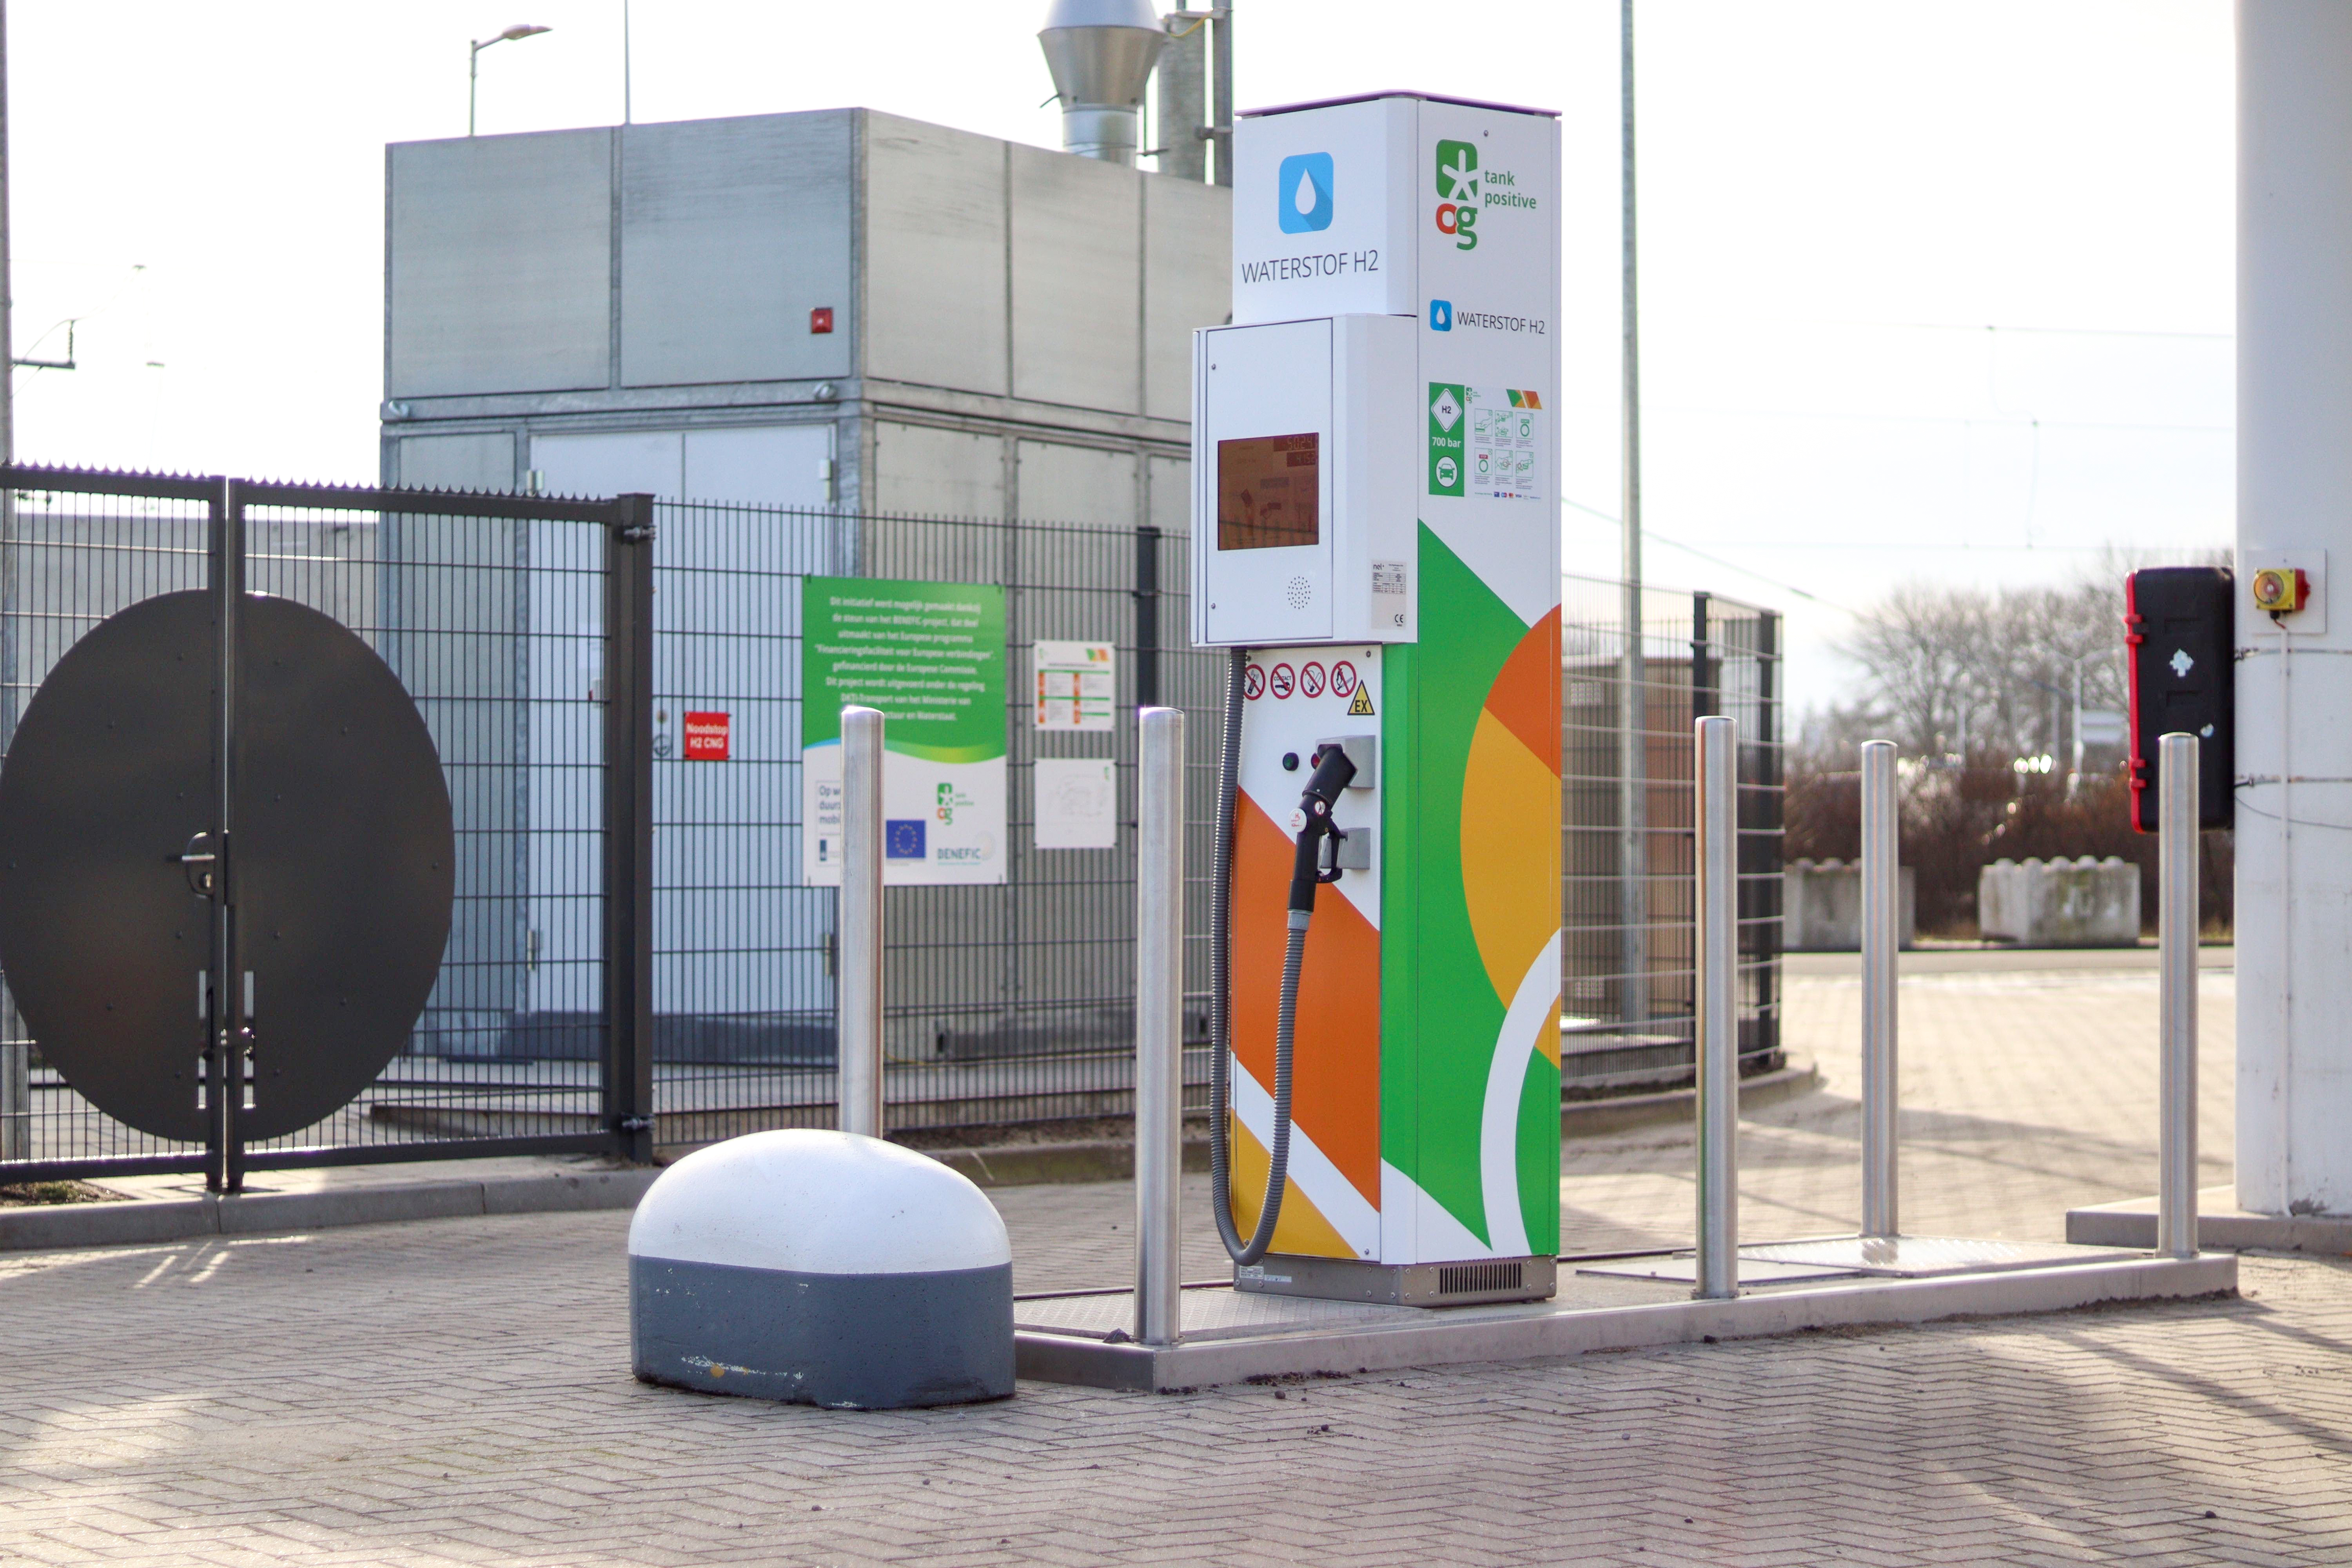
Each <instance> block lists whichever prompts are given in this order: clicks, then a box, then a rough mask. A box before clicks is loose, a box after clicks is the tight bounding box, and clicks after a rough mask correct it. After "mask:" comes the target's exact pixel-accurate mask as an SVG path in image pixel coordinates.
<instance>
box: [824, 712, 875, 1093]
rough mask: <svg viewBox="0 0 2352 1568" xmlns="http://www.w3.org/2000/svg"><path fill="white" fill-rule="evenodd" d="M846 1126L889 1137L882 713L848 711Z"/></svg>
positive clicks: (840, 1060)
mask: <svg viewBox="0 0 2352 1568" xmlns="http://www.w3.org/2000/svg"><path fill="white" fill-rule="evenodd" d="M841 829H842V832H841V839H842V865H841V921H840V925H841V975H840V978H839V979H838V980H837V981H836V982H835V994H836V996H837V998H838V1001H837V1006H838V1014H837V1018H838V1023H837V1026H836V1028H835V1041H836V1045H835V1059H836V1063H837V1068H838V1075H839V1083H840V1089H839V1095H840V1100H841V1130H842V1131H844V1132H862V1133H864V1134H865V1135H866V1137H868V1138H879V1137H881V1136H882V850H883V844H882V833H883V826H882V715H881V713H880V711H879V710H876V709H872V708H858V707H854V706H853V707H848V708H844V709H843V710H841Z"/></svg>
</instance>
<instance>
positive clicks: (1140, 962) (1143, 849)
mask: <svg viewBox="0 0 2352 1568" xmlns="http://www.w3.org/2000/svg"><path fill="white" fill-rule="evenodd" d="M1136 727H1137V730H1138V731H1139V735H1140V740H1141V758H1140V765H1139V767H1138V769H1137V785H1136V816H1135V850H1136V866H1135V1337H1136V1339H1137V1340H1138V1341H1139V1342H1142V1343H1144V1344H1147V1345H1172V1344H1174V1343H1175V1342H1176V1338H1177V1334H1178V1332H1179V1331H1180V1330H1181V1327H1182V1321H1181V1284H1182V1270H1183V1228H1182V1213H1183V1208H1182V1205H1183V1185H1182V1184H1183V1180H1184V714H1183V710H1181V709H1177V708H1146V709H1144V710H1142V712H1141V713H1140V714H1139V715H1138V716H1137V725H1136Z"/></svg>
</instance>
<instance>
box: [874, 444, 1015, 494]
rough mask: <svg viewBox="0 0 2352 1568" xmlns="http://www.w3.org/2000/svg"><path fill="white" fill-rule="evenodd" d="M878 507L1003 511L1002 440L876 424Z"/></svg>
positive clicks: (875, 483) (875, 480) (875, 457)
mask: <svg viewBox="0 0 2352 1568" xmlns="http://www.w3.org/2000/svg"><path fill="white" fill-rule="evenodd" d="M874 510H877V511H880V512H912V513H915V514H917V515H919V516H925V517H1002V516H1003V515H1004V443H1003V440H1002V439H1001V438H999V437H994V436H975V435H971V434H969V433H967V432H965V431H961V430H938V429H933V428H931V427H930V426H926V425H891V424H877V426H875V431H874Z"/></svg>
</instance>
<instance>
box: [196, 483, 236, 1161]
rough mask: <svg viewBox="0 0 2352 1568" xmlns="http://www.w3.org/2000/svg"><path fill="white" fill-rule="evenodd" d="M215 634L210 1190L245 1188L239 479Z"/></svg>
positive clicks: (221, 504)
mask: <svg viewBox="0 0 2352 1568" xmlns="http://www.w3.org/2000/svg"><path fill="white" fill-rule="evenodd" d="M210 510H211V517H210V519H209V520H208V521H210V523H211V532H212V540H211V549H212V563H211V565H212V584H211V586H212V595H213V628H214V643H213V648H214V666H213V679H214V696H215V703H214V708H213V787H214V789H215V791H216V792H217V795H218V798H217V799H216V800H215V803H214V805H213V855H214V860H213V899H212V908H211V910H209V911H208V913H209V914H210V915H211V917H212V923H213V929H212V1016H211V1017H210V1018H209V1019H207V1020H206V1023H207V1026H208V1027H209V1028H210V1030H211V1032H212V1037H211V1038H210V1039H209V1040H207V1041H206V1042H205V1073H206V1076H207V1078H208V1079H209V1081H208V1082H207V1083H206V1084H205V1092H206V1094H207V1096H208V1097H209V1098H208V1099H207V1100H205V1111H206V1118H205V1187H206V1188H208V1189H209V1190H211V1191H213V1192H215V1193H241V1192H243V1191H244V1190H245V1127H244V1120H245V1119H244V1111H245V1064H246V1050H245V1045H246V1040H245V1017H244V1006H243V1003H244V996H245V987H244V986H243V985H242V984H240V983H239V981H240V976H239V974H238V973H237V968H238V965H237V951H236V882H237V878H236V857H235V855H234V853H233V843H234V840H233V830H234V829H235V827H236V821H235V811H236V690H237V680H238V676H237V669H236V653H237V618H238V612H239V611H241V610H242V609H243V608H244V606H245V501H244V498H242V497H241V496H239V495H238V494H237V484H236V480H235V479H222V480H221V481H220V494H219V496H218V497H217V498H216V499H215V500H214V501H213V503H212V506H211V509H210Z"/></svg>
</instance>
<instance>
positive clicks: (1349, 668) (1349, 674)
mask: <svg viewBox="0 0 2352 1568" xmlns="http://www.w3.org/2000/svg"><path fill="white" fill-rule="evenodd" d="M1355 689H1356V667H1355V666H1354V665H1352V664H1349V662H1348V661H1347V660H1346V659H1344V658H1343V659H1341V660H1340V661H1339V663H1337V664H1335V665H1333V666H1332V667H1331V695H1332V696H1334V697H1345V696H1347V695H1348V694H1349V692H1351V691H1353V690H1355Z"/></svg>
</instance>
